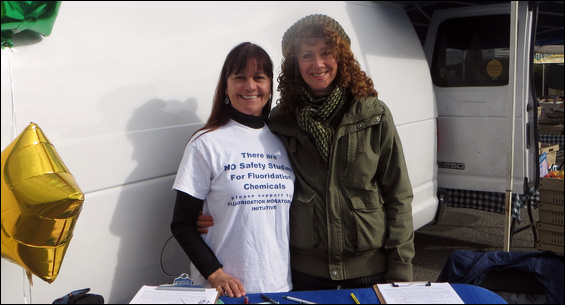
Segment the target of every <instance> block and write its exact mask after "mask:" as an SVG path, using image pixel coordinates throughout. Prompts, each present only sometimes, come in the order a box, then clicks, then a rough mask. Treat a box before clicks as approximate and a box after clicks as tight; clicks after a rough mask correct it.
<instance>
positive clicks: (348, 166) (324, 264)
mask: <svg viewBox="0 0 565 305" xmlns="http://www.w3.org/2000/svg"><path fill="white" fill-rule="evenodd" d="M277 110H278V109H277V108H274V109H273V110H272V111H271V116H270V118H269V120H268V125H269V127H270V129H271V130H272V131H273V132H274V133H276V134H277V135H279V136H280V137H281V138H282V140H283V142H284V144H285V146H286V147H287V149H288V153H289V156H290V159H291V162H292V165H293V168H294V172H295V175H296V182H295V193H294V199H293V202H292V205H291V208H290V247H291V250H290V251H291V264H292V268H293V269H294V270H296V271H299V272H302V273H306V274H309V275H313V276H317V277H322V278H331V279H334V280H344V279H352V278H358V277H364V276H370V275H375V274H378V273H382V272H386V276H385V278H386V279H387V280H388V281H411V280H412V258H413V256H414V242H413V240H414V230H413V225H412V206H411V203H412V198H413V192H412V186H411V184H410V180H409V178H408V171H407V169H406V163H405V160H404V154H403V151H402V144H401V142H400V138H399V136H398V133H397V130H396V127H395V125H394V122H393V119H392V115H391V113H390V110H389V109H388V107H387V106H386V105H385V104H384V103H383V102H382V101H380V100H378V99H377V98H376V97H369V98H363V99H361V100H359V101H357V102H355V103H352V104H351V106H350V109H349V110H347V112H346V113H345V114H344V116H343V118H342V120H341V123H340V124H339V126H338V127H337V129H336V131H335V138H334V142H333V144H332V147H331V152H330V164H329V168H328V166H326V165H325V164H324V162H323V160H322V157H321V155H320V154H319V153H318V150H317V149H316V146H315V144H314V142H313V140H312V138H311V137H309V136H308V135H307V134H306V133H305V132H304V131H303V130H302V129H300V128H299V127H298V125H297V123H296V122H295V121H293V122H288V121H284V120H281V117H280V115H279V114H278V111H277Z"/></svg>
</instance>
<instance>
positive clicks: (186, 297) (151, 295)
mask: <svg viewBox="0 0 565 305" xmlns="http://www.w3.org/2000/svg"><path fill="white" fill-rule="evenodd" d="M217 297H218V291H217V290H216V289H214V288H206V289H205V290H204V291H195V290H178V289H175V290H166V289H157V286H147V285H144V286H143V287H141V289H139V291H138V292H137V293H136V294H135V296H134V297H133V299H132V300H131V301H130V302H129V303H130V304H215V303H216V298H217ZM202 301H203V302H202Z"/></svg>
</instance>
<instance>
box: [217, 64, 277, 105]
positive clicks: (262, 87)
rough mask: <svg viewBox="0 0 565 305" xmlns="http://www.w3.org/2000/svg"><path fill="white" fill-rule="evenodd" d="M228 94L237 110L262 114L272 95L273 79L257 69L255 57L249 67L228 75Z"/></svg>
mask: <svg viewBox="0 0 565 305" xmlns="http://www.w3.org/2000/svg"><path fill="white" fill-rule="evenodd" d="M227 83H228V85H227V88H226V95H227V96H228V97H229V99H230V102H231V104H232V107H233V108H235V109H236V110H237V111H239V112H241V113H244V114H248V115H254V116H260V115H261V114H262V111H263V107H264V106H265V105H266V104H267V102H268V101H269V96H270V95H271V80H270V79H269V77H268V76H267V74H265V73H263V72H262V71H259V70H258V69H257V64H256V61H255V60H254V59H251V60H249V61H248V62H247V68H246V69H245V71H243V72H240V73H232V74H230V75H228V82H227Z"/></svg>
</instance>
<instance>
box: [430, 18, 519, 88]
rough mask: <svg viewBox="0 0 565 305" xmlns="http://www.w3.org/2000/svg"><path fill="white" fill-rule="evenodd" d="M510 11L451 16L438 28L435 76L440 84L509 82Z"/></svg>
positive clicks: (466, 84)
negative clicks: (502, 13) (504, 13)
mask: <svg viewBox="0 0 565 305" xmlns="http://www.w3.org/2000/svg"><path fill="white" fill-rule="evenodd" d="M509 56H510V15H489V16H477V17H464V18H453V19H447V20H445V21H444V22H442V23H441V24H440V26H439V28H438V33H437V39H436V45H435V47H434V55H433V60H432V71H431V73H432V79H433V82H434V84H435V85H436V86H440V87H483V86H505V85H507V84H508V70H509V67H508V59H509Z"/></svg>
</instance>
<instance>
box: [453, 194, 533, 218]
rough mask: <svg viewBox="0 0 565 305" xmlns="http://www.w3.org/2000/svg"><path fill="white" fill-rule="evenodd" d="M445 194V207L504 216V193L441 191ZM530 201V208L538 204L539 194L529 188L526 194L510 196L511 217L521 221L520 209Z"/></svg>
mask: <svg viewBox="0 0 565 305" xmlns="http://www.w3.org/2000/svg"><path fill="white" fill-rule="evenodd" d="M443 190H444V191H446V192H447V195H448V197H447V205H448V206H450V207H454V208H471V209H478V210H483V211H487V212H494V213H500V214H504V210H505V205H506V203H505V202H506V194H505V193H494V192H481V191H472V190H456V189H443ZM528 200H530V201H531V203H532V207H535V206H536V205H537V202H539V192H538V190H536V189H535V188H531V189H530V192H529V193H528V194H523V195H518V194H512V217H513V218H516V220H517V221H518V222H520V221H522V219H521V217H520V209H521V208H522V207H524V206H526V205H527V203H528Z"/></svg>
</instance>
